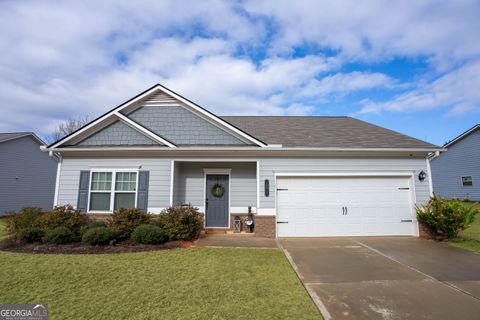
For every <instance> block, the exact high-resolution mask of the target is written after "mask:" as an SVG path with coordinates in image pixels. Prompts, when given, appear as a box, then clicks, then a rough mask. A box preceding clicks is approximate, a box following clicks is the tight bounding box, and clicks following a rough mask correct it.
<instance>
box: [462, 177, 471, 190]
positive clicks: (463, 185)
mask: <svg viewBox="0 0 480 320" xmlns="http://www.w3.org/2000/svg"><path fill="white" fill-rule="evenodd" d="M463 178H470V180H471V181H472V184H471V185H465V184H463ZM460 183H461V184H462V187H467V188H469V187H473V176H471V175H470V176H460Z"/></svg>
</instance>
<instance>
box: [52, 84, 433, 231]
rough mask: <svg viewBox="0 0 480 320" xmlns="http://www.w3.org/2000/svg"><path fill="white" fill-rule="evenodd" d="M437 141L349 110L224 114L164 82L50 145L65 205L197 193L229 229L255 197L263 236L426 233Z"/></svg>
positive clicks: (148, 206) (171, 199) (139, 201)
mask: <svg viewBox="0 0 480 320" xmlns="http://www.w3.org/2000/svg"><path fill="white" fill-rule="evenodd" d="M438 150H441V149H440V148H439V147H437V146H435V145H432V144H429V143H426V142H423V141H419V140H417V139H414V138H411V137H408V136H405V135H402V134H400V133H397V132H393V131H391V130H388V129H384V128H381V127H378V126H375V125H372V124H369V123H366V122H363V121H360V120H357V119H353V118H350V117H280V116H278V117H263V116H259V117H254V116H252V117H249V116H248V117H241V116H230V117H218V116H216V115H214V114H212V113H211V112H209V111H207V110H205V109H203V108H202V107H200V106H198V105H197V104H195V103H193V102H191V101H189V100H187V99H186V98H184V97H182V96H180V95H179V94H177V93H175V92H173V91H171V90H169V89H167V88H165V87H163V86H161V85H155V86H153V87H152V88H150V89H148V90H146V91H145V92H143V93H141V94H139V95H138V96H136V97H134V98H132V99H131V100H129V101H127V102H125V103H123V104H121V105H120V106H118V107H116V108H115V109H113V110H111V111H110V112H108V113H106V114H104V115H102V116H101V117H99V118H97V119H96V120H94V121H92V122H91V123H89V124H87V125H86V126H84V127H83V128H81V129H79V130H77V131H76V132H74V133H72V134H70V135H69V136H67V137H65V138H63V139H61V140H59V141H57V142H55V143H53V144H52V145H50V146H48V147H47V148H45V151H52V152H56V153H58V154H60V155H61V157H62V160H61V165H60V166H59V173H58V184H57V194H56V204H58V205H63V204H72V205H74V206H76V207H77V208H79V209H81V210H83V211H86V212H88V213H91V214H108V213H111V212H112V211H113V210H115V209H117V208H120V207H138V208H141V209H143V210H148V211H150V212H154V213H159V212H160V211H161V210H163V209H164V208H166V207H169V206H180V205H187V204H190V205H192V206H195V207H198V208H199V209H200V211H201V212H204V213H205V227H206V228H220V229H229V228H232V227H233V225H234V224H233V219H234V217H235V216H237V215H239V216H244V215H246V214H247V212H248V207H251V209H252V211H253V212H254V213H255V216H254V219H255V234H256V235H262V236H350V235H418V232H419V231H418V224H417V222H416V217H415V213H414V204H415V203H424V202H426V201H427V200H428V198H429V196H430V193H431V186H430V183H429V181H430V179H429V178H430V175H429V172H428V165H427V160H426V157H427V154H428V153H430V152H435V151H438ZM425 173H426V177H427V178H426V179H424V176H425ZM419 176H420V177H421V179H419Z"/></svg>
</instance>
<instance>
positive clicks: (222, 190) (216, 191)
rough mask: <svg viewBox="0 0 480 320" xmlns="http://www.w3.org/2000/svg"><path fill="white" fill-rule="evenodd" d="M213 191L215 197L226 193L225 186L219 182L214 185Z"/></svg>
mask: <svg viewBox="0 0 480 320" xmlns="http://www.w3.org/2000/svg"><path fill="white" fill-rule="evenodd" d="M211 193H212V196H214V197H215V198H221V197H222V196H223V194H224V193H225V187H224V186H222V185H221V184H219V183H218V182H217V183H215V184H214V185H213V186H212V190H211Z"/></svg>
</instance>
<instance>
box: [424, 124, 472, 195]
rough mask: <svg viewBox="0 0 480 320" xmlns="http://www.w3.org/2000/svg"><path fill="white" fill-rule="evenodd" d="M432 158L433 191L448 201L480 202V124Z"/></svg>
mask: <svg viewBox="0 0 480 320" xmlns="http://www.w3.org/2000/svg"><path fill="white" fill-rule="evenodd" d="M443 147H444V148H446V149H447V151H446V152H442V153H441V154H439V155H433V156H432V157H431V158H430V166H431V169H432V180H433V191H434V192H435V193H436V194H437V195H439V196H442V197H444V198H448V199H450V198H453V197H456V198H459V199H463V198H469V199H470V200H474V201H480V124H477V125H476V126H474V127H473V128H471V129H470V130H467V131H466V132H464V133H462V134H461V135H459V136H458V137H456V138H455V139H453V140H452V141H450V142H447V143H446V144H445V145H444V146H443Z"/></svg>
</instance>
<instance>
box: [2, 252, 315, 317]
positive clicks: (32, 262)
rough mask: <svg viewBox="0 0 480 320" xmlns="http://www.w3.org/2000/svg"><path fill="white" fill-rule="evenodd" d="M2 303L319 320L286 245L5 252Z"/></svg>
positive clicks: (61, 312) (55, 309)
mask: <svg viewBox="0 0 480 320" xmlns="http://www.w3.org/2000/svg"><path fill="white" fill-rule="evenodd" d="M0 301H2V303H45V304H48V308H49V313H50V317H51V319H67V318H71V319H131V318H133V319H286V318H288V319H319V318H321V317H320V314H319V312H318V311H317V309H316V307H315V305H314V304H313V302H312V301H311V300H310V297H309V296H308V294H307V292H306V291H305V289H304V288H303V286H302V284H301V283H300V281H299V280H298V279H297V277H296V275H295V273H294V271H293V270H292V268H291V267H290V265H289V264H288V261H287V260H286V259H285V257H284V256H283V253H282V252H281V251H280V250H268V249H234V248H222V249H216V248H190V249H178V250H171V251H159V252H158V251H157V252H142V253H127V254H111V255H43V254H37V255H35V254H20V253H8V252H0Z"/></svg>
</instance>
